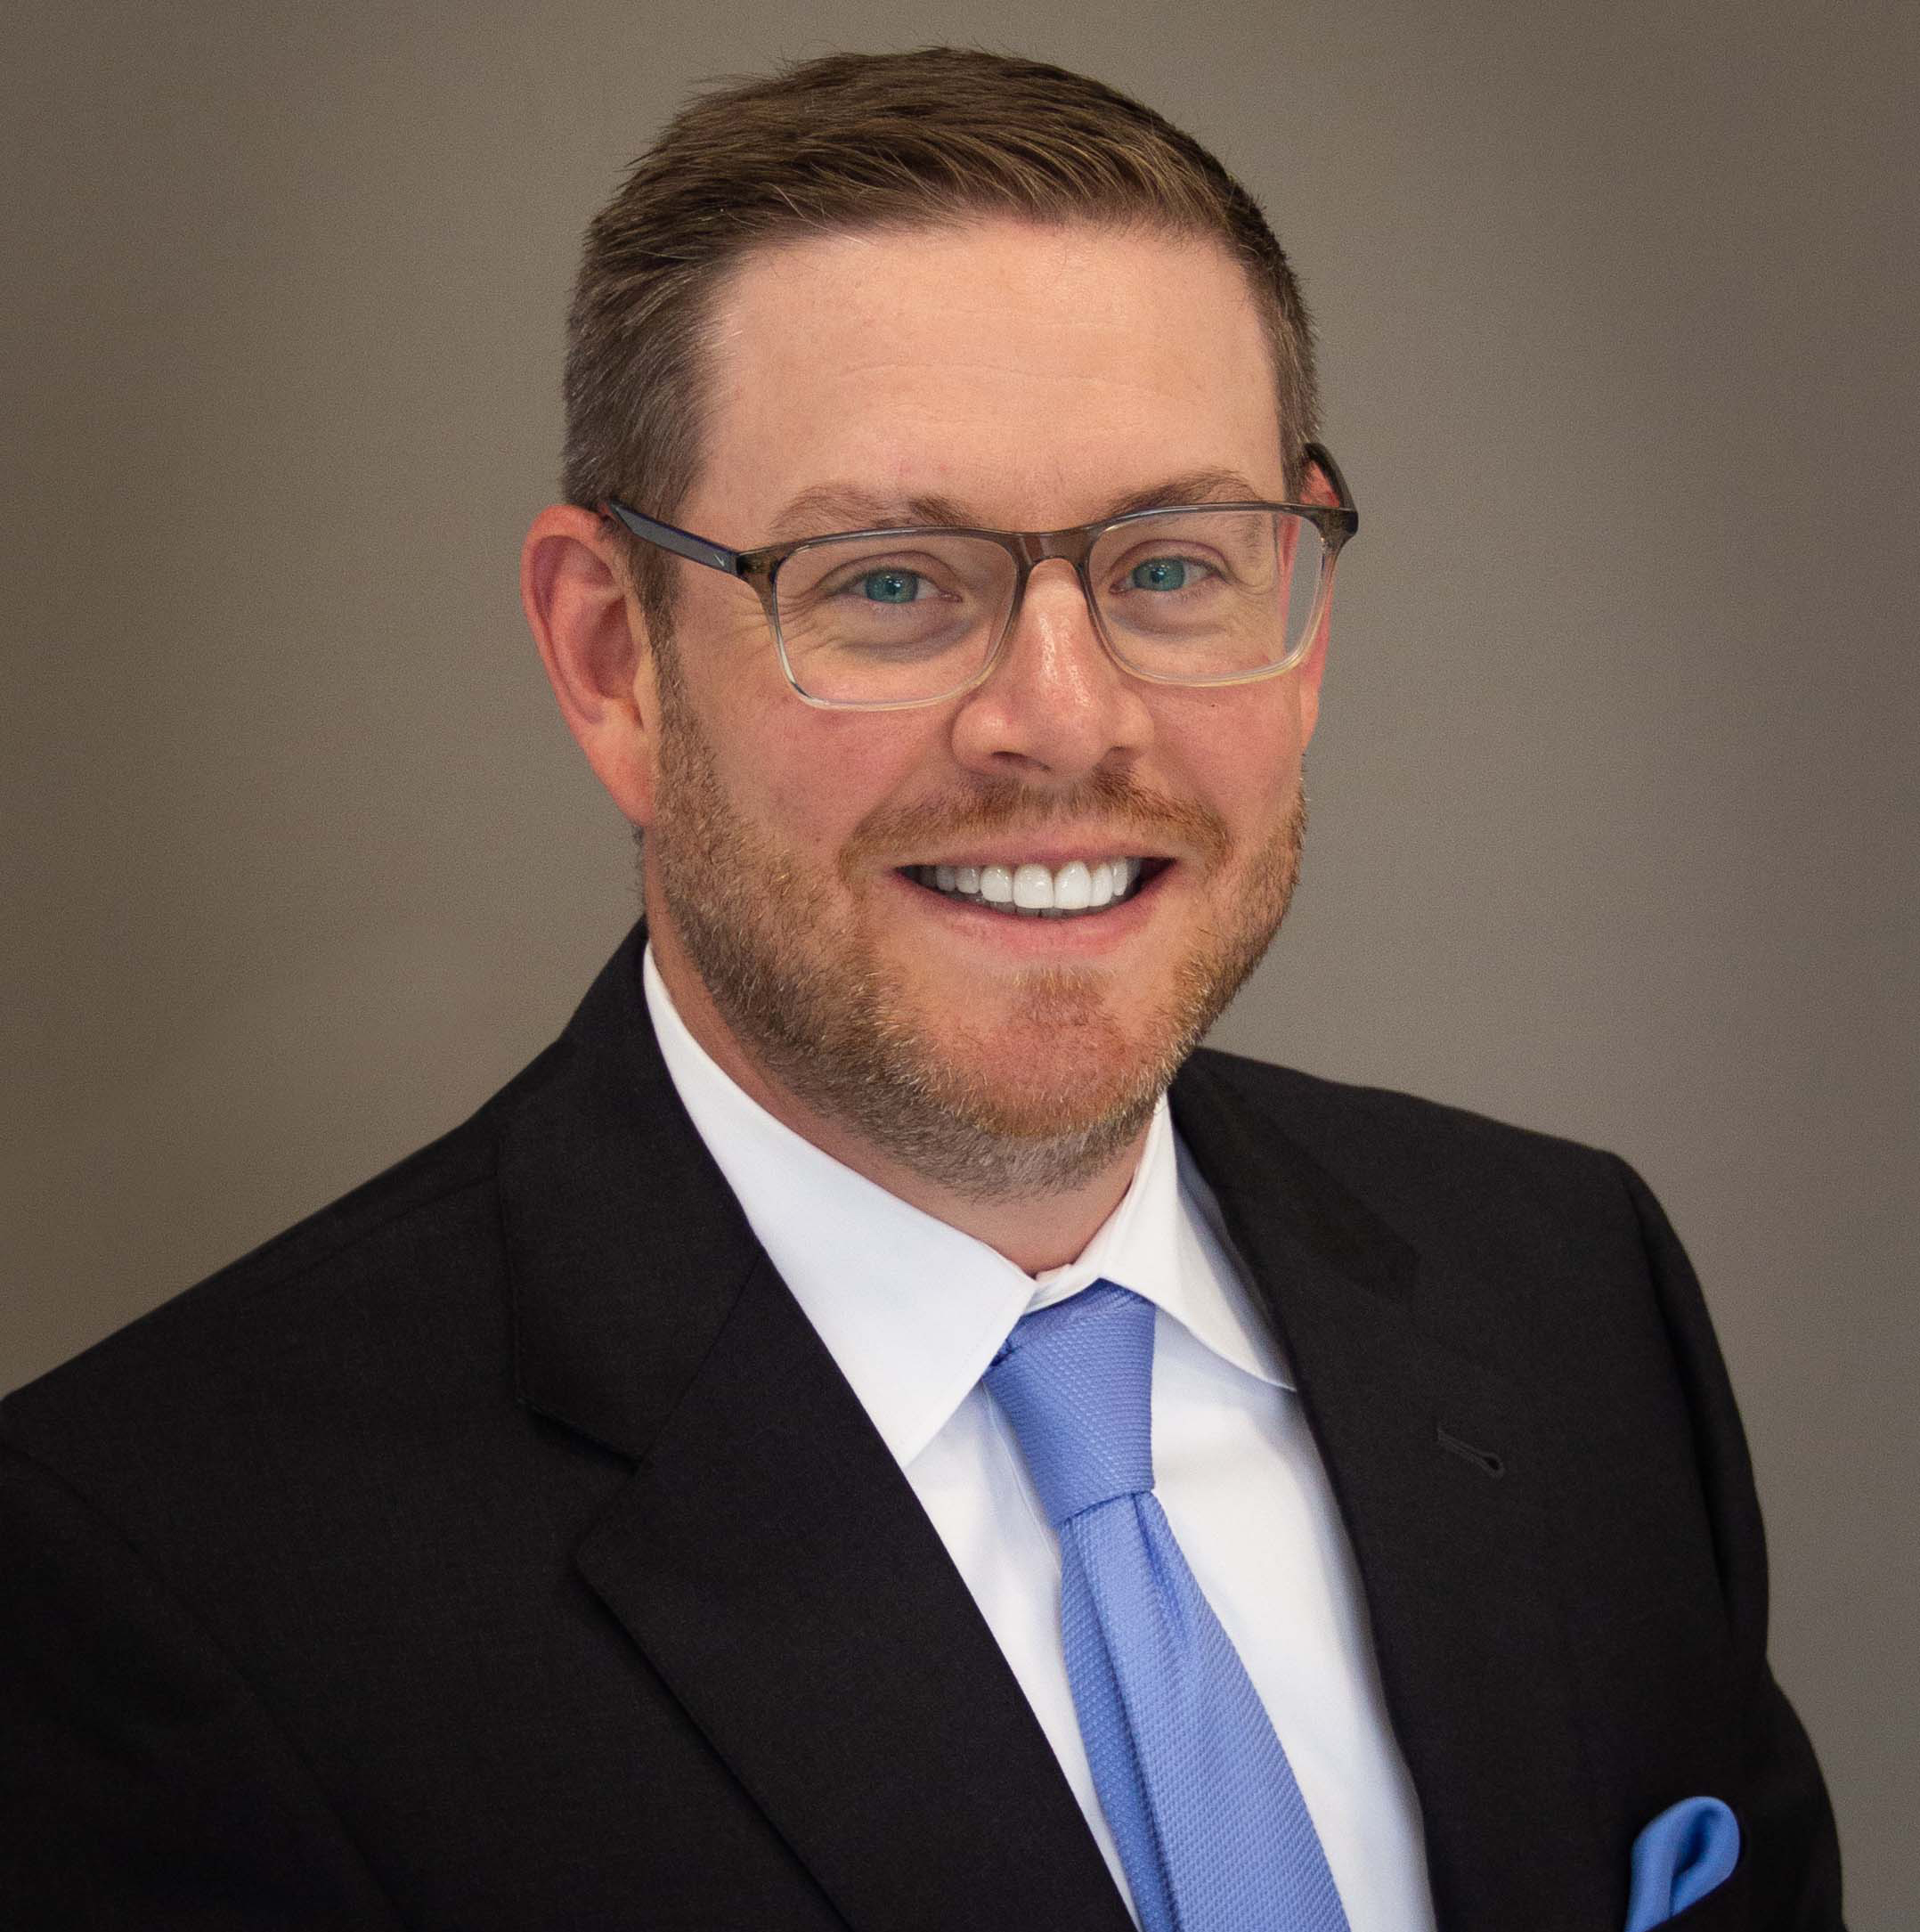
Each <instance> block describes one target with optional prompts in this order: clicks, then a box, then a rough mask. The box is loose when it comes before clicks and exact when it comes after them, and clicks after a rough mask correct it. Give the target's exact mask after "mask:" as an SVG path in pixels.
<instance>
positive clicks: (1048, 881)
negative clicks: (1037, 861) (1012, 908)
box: [1013, 865, 1054, 912]
mask: <svg viewBox="0 0 1920 1932" xmlns="http://www.w3.org/2000/svg"><path fill="white" fill-rule="evenodd" d="M1013 903H1014V904H1015V905H1016V906H1018V907H1019V908H1020V909H1021V911H1022V912H1039V911H1042V910H1044V909H1045V908H1046V907H1048V906H1051V905H1052V904H1053V903H1054V875H1053V874H1052V873H1051V872H1049V871H1048V870H1047V869H1046V868H1045V866H1034V865H1027V866H1021V868H1020V869H1019V870H1018V871H1017V872H1015V873H1014V875H1013Z"/></svg>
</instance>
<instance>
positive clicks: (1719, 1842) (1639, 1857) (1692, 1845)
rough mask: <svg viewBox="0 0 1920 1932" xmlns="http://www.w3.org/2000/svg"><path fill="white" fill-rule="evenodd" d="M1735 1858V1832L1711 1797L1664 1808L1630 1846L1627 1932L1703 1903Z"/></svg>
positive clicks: (1644, 1929)
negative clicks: (1700, 1901) (1631, 1877)
mask: <svg viewBox="0 0 1920 1932" xmlns="http://www.w3.org/2000/svg"><path fill="white" fill-rule="evenodd" d="M1739 1856H1740V1827H1739V1826H1738V1825H1737V1823H1735V1822H1734V1816H1733V1814H1732V1813H1731V1812H1730V1811H1729V1810H1728V1809H1727V1807H1726V1806H1724V1805H1722V1804H1721V1801H1720V1800H1719V1799H1718V1798H1717V1797H1683V1798H1682V1799H1681V1800H1680V1803H1679V1804H1677V1805H1669V1806H1667V1808H1666V1809H1665V1810H1664V1812H1662V1813H1661V1814H1660V1815H1659V1816H1658V1817H1657V1818H1656V1819H1655V1820H1654V1822H1652V1823H1651V1824H1650V1825H1648V1826H1647V1829H1646V1830H1644V1831H1642V1832H1641V1833H1640V1835H1639V1837H1638V1838H1635V1839H1634V1841H1633V1881H1632V1888H1631V1895H1630V1896H1629V1897H1628V1900H1627V1932H1650V1928H1652V1927H1654V1926H1656V1925H1664V1924H1665V1923H1666V1922H1667V1920H1669V1919H1671V1918H1672V1917H1673V1916H1674V1914H1675V1913H1676V1912H1685V1911H1686V1909H1687V1908H1688V1906H1689V1905H1691V1904H1693V1903H1695V1902H1696V1900H1699V1899H1703V1898H1704V1897H1705V1896H1706V1895H1707V1894H1708V1893H1709V1892H1711V1891H1712V1890H1713V1887H1715V1886H1716V1885H1718V1884H1719V1883H1720V1882H1721V1879H1724V1878H1725V1877H1726V1876H1727V1874H1728V1873H1729V1871H1732V1870H1733V1868H1734V1866H1735V1864H1736V1863H1737V1862H1738V1860H1739Z"/></svg>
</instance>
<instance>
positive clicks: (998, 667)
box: [953, 558, 1152, 786]
mask: <svg viewBox="0 0 1920 1932" xmlns="http://www.w3.org/2000/svg"><path fill="white" fill-rule="evenodd" d="M1151 737H1152V714H1151V712H1150V711H1149V709H1148V707H1147V704H1146V700H1145V696H1144V693H1143V688H1142V686H1141V684H1140V682H1139V681H1138V680H1137V679H1135V678H1130V677H1128V676H1127V673H1125V672H1124V671H1122V670H1121V669H1120V667H1119V664H1115V663H1114V661H1113V659H1112V658H1111V656H1108V654H1107V650H1106V648H1105V646H1104V645H1102V642H1101V641H1100V634H1099V632H1097V631H1096V630H1095V629H1094V614H1093V611H1092V609H1091V607H1089V606H1088V603H1087V599H1086V591H1084V589H1083V588H1082V586H1081V583H1080V579H1079V576H1078V573H1077V572H1076V571H1075V569H1074V567H1073V566H1072V564H1070V562H1068V561H1067V560H1066V559H1065V558H1048V559H1046V560H1045V562H1042V563H1039V564H1037V565H1035V567H1034V568H1033V571H1032V574H1031V575H1029V578H1028V580H1027V591H1026V595H1025V596H1024V597H1023V598H1022V599H1021V607H1020V610H1019V612H1018V613H1017V615H1015V618H1014V621H1013V630H1012V631H1011V632H1009V633H1008V634H1007V637H1006V639H1005V642H1004V643H1003V644H1002V645H1001V647H1000V655H999V658H998V660H997V662H996V663H995V664H994V667H993V670H992V671H991V672H990V673H988V676H987V678H986V679H985V681H983V682H982V683H980V685H978V686H977V687H976V688H975V689H973V690H972V691H970V692H968V693H967V695H966V697H964V699H963V700H962V701H961V704H960V707H959V710H958V711H957V712H956V714H955V717H954V723H953V746H954V753H955V755H956V757H957V758H958V759H959V761H960V762H961V763H962V764H964V765H965V766H966V767H967V768H968V769H969V770H974V771H978V772H980V773H981V774H982V775H983V776H989V777H996V778H1009V779H1020V780H1021V781H1023V782H1026V783H1029V784H1046V783H1052V784H1055V785H1062V786H1064V785H1071V784H1077V783H1078V782H1079V781H1080V780H1082V779H1086V778H1088V777H1090V776H1091V775H1092V774H1093V773H1094V771H1096V770H1099V769H1100V768H1101V767H1102V766H1108V767H1110V768H1111V767H1115V766H1119V767H1122V768H1124V767H1125V766H1126V765H1127V764H1130V763H1131V762H1133V761H1134V760H1135V758H1137V757H1138V756H1139V755H1140V754H1141V753H1142V752H1143V751H1144V750H1145V749H1146V747H1147V746H1148V744H1149V743H1150V742H1151Z"/></svg>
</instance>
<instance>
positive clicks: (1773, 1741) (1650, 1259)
mask: <svg viewBox="0 0 1920 1932" xmlns="http://www.w3.org/2000/svg"><path fill="white" fill-rule="evenodd" d="M1621 1173H1622V1175H1623V1178H1624V1181H1625V1185H1626V1188H1627V1193H1628V1195H1629V1197H1630V1198H1631V1201H1632V1203H1633V1207H1634V1211H1635V1212H1636V1214H1637V1215H1638V1216H1639V1226H1640V1235H1641V1239H1642V1240H1643V1241H1644V1243H1646V1249H1647V1264H1648V1269H1649V1272H1650V1274H1651V1276H1652V1278H1653V1282H1654V1285H1655V1288H1656V1292H1657V1293H1658V1295H1659V1297H1660V1303H1661V1309H1662V1313H1663V1315H1664V1318H1665V1321H1666V1324H1667V1330H1668V1333H1669V1335H1670V1336H1671V1338H1672V1344H1673V1354H1674V1358H1675V1360H1676V1361H1677V1362H1678V1363H1679V1365H1680V1375H1681V1379H1682V1382H1683V1383H1684V1386H1685V1391H1686V1396H1687V1399H1688V1409H1689V1412H1690V1414H1692V1416H1693V1419H1694V1432H1695V1457H1696V1463H1697V1465H1698V1468H1699V1471H1700V1480H1701V1484H1702V1487H1703V1489H1704V1494H1705V1496H1706V1502H1707V1507H1708V1511H1709V1513H1710V1515H1711V1518H1712V1520H1713V1539H1714V1552H1713V1553H1714V1560H1715V1561H1716V1563H1717V1565H1718V1567H1719V1570H1720V1578H1721V1590H1722V1593H1723V1594H1724V1596H1725V1599H1726V1605H1727V1616H1728V1625H1729V1634H1730V1637H1731V1641H1732V1650H1733V1656H1734V1660H1735V1670H1736V1672H1737V1677H1736V1682H1737V1685H1738V1686H1739V1705H1740V1708H1741V1711H1742V1713H1743V1729H1744V1736H1743V1743H1744V1749H1745V1759H1746V1772H1747V1783H1746V1791H1747V1802H1746V1805H1745V1807H1744V1808H1743V1809H1742V1811H1741V1812H1740V1814H1739V1823H1740V1830H1741V1838H1742V1846H1741V1859H1742V1862H1743V1863H1745V1865H1746V1866H1747V1883H1748V1890H1749V1895H1751V1897H1752V1898H1753V1901H1754V1904H1755V1907H1756V1916H1755V1918H1754V1920H1753V1923H1754V1925H1755V1927H1756V1928H1764V1932H1842V1920H1841V1902H1840V1843H1839V1838H1838V1835H1837V1833H1836V1830H1835V1824H1834V1814H1833V1809H1832V1806H1831V1805H1830V1804H1829V1802H1828V1800H1827V1795H1826V1784H1825V1782H1824V1781H1823V1780H1822V1779H1821V1776H1820V1767H1819V1765H1818V1762H1817V1761H1816V1760H1815V1757H1814V1755H1813V1747H1812V1745H1811V1743H1810V1741H1809V1740H1808V1737H1807V1733H1806V1732H1805V1730H1804V1729H1803V1728H1802V1724H1801V1722H1800V1719H1799V1718H1798V1717H1797V1716H1795V1715H1794V1708H1793V1706H1792V1705H1790V1704H1789V1703H1788V1702H1787V1700H1786V1695H1785V1693H1784V1692H1782V1691H1781V1689H1780V1687H1779V1685H1778V1683H1775V1682H1774V1677H1773V1672H1772V1670H1771V1668H1770V1667H1769V1665H1768V1662H1767V1552H1766V1539H1765V1533H1764V1530H1763V1528H1762V1527H1761V1515H1760V1503H1759V1499H1758V1497H1757V1496H1756V1495H1755V1494H1754V1489H1753V1464H1752V1463H1751V1461H1750V1460H1749V1457H1748V1455H1747V1447H1746V1438H1745V1432H1744V1431H1743V1430H1742V1428H1741V1426H1740V1415H1739V1411H1738V1409H1737V1406H1735V1402H1734V1396H1733V1388H1732V1384H1731V1383H1730V1382H1729V1380H1728V1377H1727V1370H1726V1365H1725V1364H1724V1363H1723V1362H1722V1360H1721V1353H1720V1347H1719V1344H1718V1342H1717V1341H1715V1339H1714V1335H1713V1325H1712V1323H1711V1321H1710V1320H1709V1319H1708V1317H1707V1311H1706V1303H1705V1301H1704V1299H1703V1297H1702V1295H1701V1292H1700V1284H1699V1283H1698V1281H1697V1280H1696V1277H1695V1275H1694V1271H1693V1268H1692V1264H1691V1263H1690V1262H1689V1261H1688V1259H1687V1255H1686V1251H1685V1250H1684V1249H1683V1248H1682V1247H1681V1246H1680V1240H1679V1237H1678V1236H1677V1235H1675V1234H1674V1232H1673V1230H1672V1227H1671V1226H1670V1225H1669V1223H1668V1221H1667V1218H1666V1216H1665V1214H1664V1212H1663V1211H1662V1210H1661V1207H1660V1203H1659V1202H1657V1201H1656V1200H1655V1198H1654V1196H1653V1194H1651V1192H1650V1191H1649V1190H1648V1189H1647V1186H1646V1184H1645V1183H1644V1182H1643V1181H1642V1180H1641V1179H1640V1178H1639V1175H1637V1174H1635V1173H1634V1172H1633V1170H1631V1168H1629V1167H1627V1166H1626V1165H1625V1163H1624V1162H1623V1163H1621Z"/></svg>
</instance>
